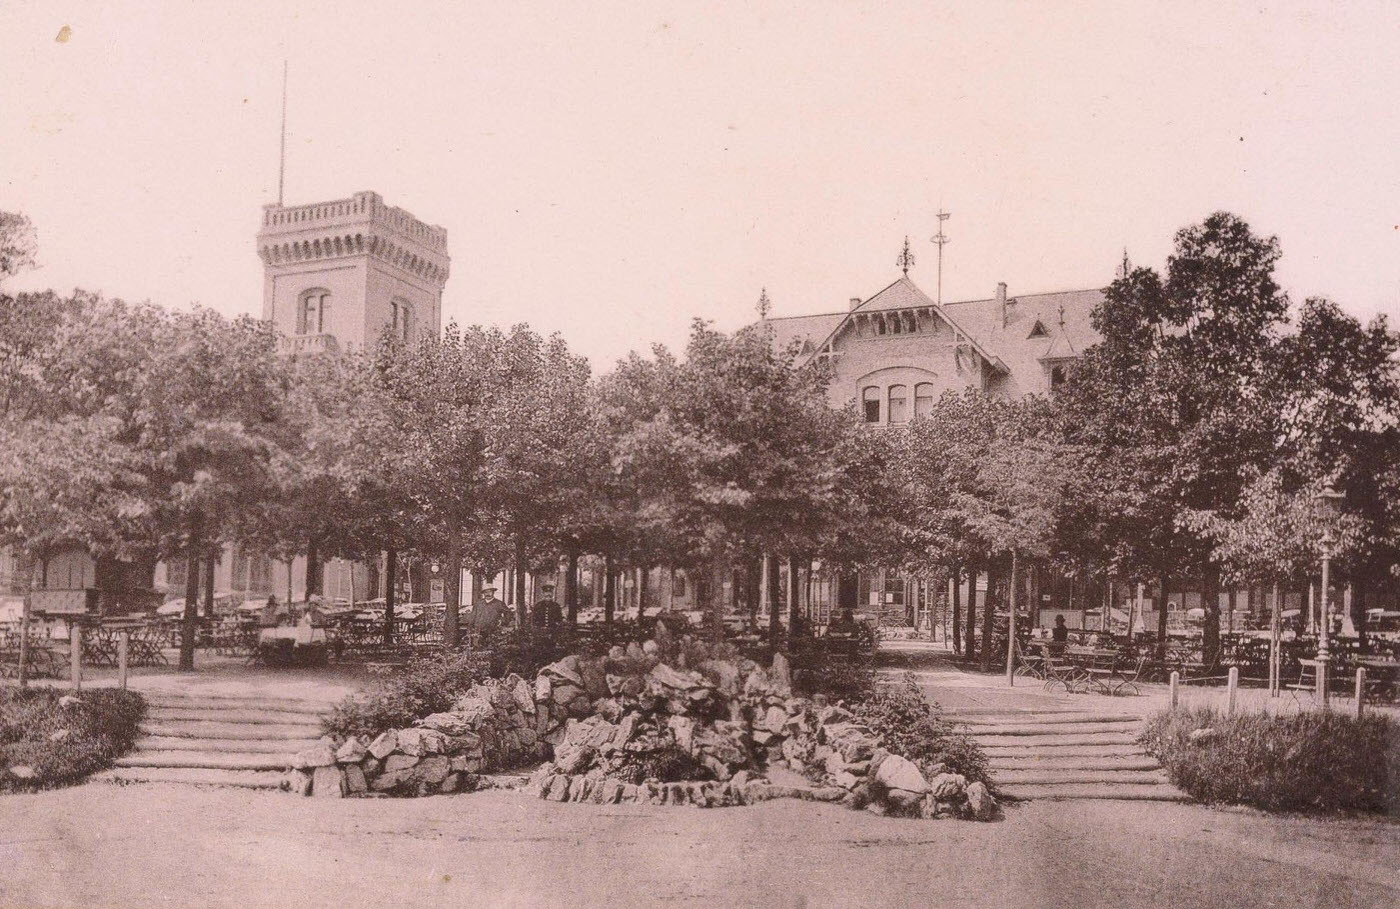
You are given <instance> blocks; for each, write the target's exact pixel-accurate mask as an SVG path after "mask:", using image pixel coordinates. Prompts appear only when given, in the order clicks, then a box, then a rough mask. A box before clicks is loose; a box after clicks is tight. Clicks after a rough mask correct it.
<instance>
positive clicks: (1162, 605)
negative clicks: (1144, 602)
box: [1157, 574, 1167, 660]
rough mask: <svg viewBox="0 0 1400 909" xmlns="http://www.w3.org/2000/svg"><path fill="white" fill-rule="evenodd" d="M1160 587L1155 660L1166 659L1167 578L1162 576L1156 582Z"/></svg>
mask: <svg viewBox="0 0 1400 909" xmlns="http://www.w3.org/2000/svg"><path fill="white" fill-rule="evenodd" d="M1157 583H1158V584H1160V585H1161V589H1160V596H1158V598H1157V659H1159V660H1165V659H1166V658H1167V576H1166V575H1165V574H1163V575H1162V577H1161V579H1160V580H1159V581H1158V582H1157Z"/></svg>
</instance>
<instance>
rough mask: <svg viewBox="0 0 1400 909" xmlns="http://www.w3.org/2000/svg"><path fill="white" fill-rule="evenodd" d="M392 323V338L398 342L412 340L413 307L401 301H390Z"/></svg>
mask: <svg viewBox="0 0 1400 909" xmlns="http://www.w3.org/2000/svg"><path fill="white" fill-rule="evenodd" d="M389 308H390V310H391V316H392V322H391V324H390V330H391V331H392V332H393V334H394V337H395V338H398V339H399V340H400V341H412V340H413V307H412V306H411V305H410V304H408V303H406V302H404V301H403V300H392V301H390V303H389Z"/></svg>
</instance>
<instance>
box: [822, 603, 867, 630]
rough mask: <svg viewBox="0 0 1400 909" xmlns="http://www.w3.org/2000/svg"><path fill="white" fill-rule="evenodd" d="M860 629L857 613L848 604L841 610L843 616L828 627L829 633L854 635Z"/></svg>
mask: <svg viewBox="0 0 1400 909" xmlns="http://www.w3.org/2000/svg"><path fill="white" fill-rule="evenodd" d="M859 630H860V625H859V624H857V623H856V617H855V613H854V612H852V610H851V608H850V607H849V606H847V607H846V608H845V609H843V610H841V617H840V618H839V619H837V620H836V621H834V622H832V623H831V624H830V625H828V626H827V627H826V633H827V634H829V635H832V634H837V635H846V636H849V635H853V634H855V633H856V632H857V631H859Z"/></svg>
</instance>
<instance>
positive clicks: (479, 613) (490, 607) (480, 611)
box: [471, 586, 506, 634]
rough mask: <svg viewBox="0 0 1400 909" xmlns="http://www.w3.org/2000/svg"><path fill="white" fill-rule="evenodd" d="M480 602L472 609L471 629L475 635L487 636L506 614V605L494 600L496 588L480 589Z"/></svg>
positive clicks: (498, 625)
mask: <svg viewBox="0 0 1400 909" xmlns="http://www.w3.org/2000/svg"><path fill="white" fill-rule="evenodd" d="M481 593H482V597H483V599H482V601H481V602H480V603H477V604H476V605H475V606H473V607H472V617H471V628H472V631H474V632H476V633H477V634H488V633H490V632H492V631H495V630H496V629H497V628H499V627H500V625H501V619H502V618H503V617H504V616H505V614H506V604H505V603H502V602H501V601H500V600H498V599H496V588H495V587H493V586H486V587H483V588H481Z"/></svg>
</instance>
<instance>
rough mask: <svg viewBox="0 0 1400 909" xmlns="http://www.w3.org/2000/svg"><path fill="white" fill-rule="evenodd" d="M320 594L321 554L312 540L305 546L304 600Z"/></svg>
mask: <svg viewBox="0 0 1400 909" xmlns="http://www.w3.org/2000/svg"><path fill="white" fill-rule="evenodd" d="M320 592H321V553H320V550H319V548H318V547H317V546H316V541H315V540H312V541H311V542H309V543H307V544H306V599H308V600H310V599H311V597H312V596H313V595H314V594H318V593H320Z"/></svg>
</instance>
